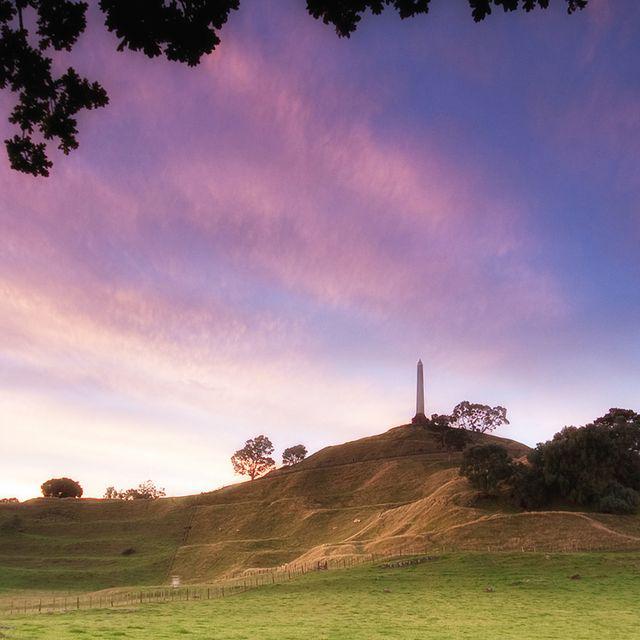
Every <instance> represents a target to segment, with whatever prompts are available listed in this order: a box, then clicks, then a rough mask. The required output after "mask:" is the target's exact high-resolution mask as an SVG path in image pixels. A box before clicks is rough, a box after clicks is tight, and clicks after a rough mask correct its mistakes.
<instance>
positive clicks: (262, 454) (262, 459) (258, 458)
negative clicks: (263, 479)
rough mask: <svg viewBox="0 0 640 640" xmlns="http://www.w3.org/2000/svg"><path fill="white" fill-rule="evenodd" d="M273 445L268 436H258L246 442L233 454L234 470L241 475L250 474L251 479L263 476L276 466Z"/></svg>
mask: <svg viewBox="0 0 640 640" xmlns="http://www.w3.org/2000/svg"><path fill="white" fill-rule="evenodd" d="M272 453H273V445H272V444H271V440H269V438H267V436H256V437H255V438H252V439H250V440H247V441H246V442H245V443H244V447H242V449H238V451H236V452H235V453H234V454H233V455H232V456H231V464H232V465H233V470H234V471H235V472H236V473H237V474H238V475H241V476H249V478H251V480H253V479H254V478H257V477H259V476H263V475H264V474H265V473H267V472H268V471H271V469H273V468H274V467H275V464H276V463H275V461H274V459H273V458H272V457H271V454H272Z"/></svg>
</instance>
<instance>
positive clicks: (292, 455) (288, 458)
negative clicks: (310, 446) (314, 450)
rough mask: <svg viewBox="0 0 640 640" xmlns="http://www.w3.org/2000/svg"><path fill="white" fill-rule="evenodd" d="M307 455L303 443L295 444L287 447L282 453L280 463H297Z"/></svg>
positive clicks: (286, 465) (288, 465) (286, 464)
mask: <svg viewBox="0 0 640 640" xmlns="http://www.w3.org/2000/svg"><path fill="white" fill-rule="evenodd" d="M306 457H307V447H305V446H304V445H303V444H296V445H295V446H293V447H288V448H287V449H285V450H284V451H283V453H282V464H283V465H284V466H285V467H290V466H291V465H294V464H298V462H302V461H303V460H304V459H305V458H306Z"/></svg>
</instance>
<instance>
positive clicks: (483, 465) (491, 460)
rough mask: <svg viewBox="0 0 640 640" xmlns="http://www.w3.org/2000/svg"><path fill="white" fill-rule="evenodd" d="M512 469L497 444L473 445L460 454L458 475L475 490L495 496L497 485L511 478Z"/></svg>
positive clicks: (501, 448)
mask: <svg viewBox="0 0 640 640" xmlns="http://www.w3.org/2000/svg"><path fill="white" fill-rule="evenodd" d="M512 473H513V468H512V464H511V460H510V459H509V454H508V453H507V450H506V449H505V448H504V447H501V446H500V445H498V444H482V445H475V446H473V447H469V448H468V449H465V452H464V453H463V454H462V464H461V465H460V475H462V476H464V477H465V478H467V479H468V480H469V482H470V483H471V484H472V485H473V486H474V487H475V488H476V489H481V490H482V491H485V492H486V493H489V494H495V493H496V492H497V490H498V485H499V484H500V483H501V482H502V481H504V480H507V479H508V478H510V477H511V475H512Z"/></svg>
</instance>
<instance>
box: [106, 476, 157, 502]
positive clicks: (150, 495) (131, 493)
mask: <svg viewBox="0 0 640 640" xmlns="http://www.w3.org/2000/svg"><path fill="white" fill-rule="evenodd" d="M166 495H167V494H166V492H165V490H164V489H160V488H159V487H156V485H155V483H154V482H153V481H152V480H146V481H145V482H141V483H140V484H139V485H138V486H137V487H132V488H131V489H123V490H122V491H118V490H117V489H116V488H115V487H107V488H106V490H105V492H104V498H105V500H157V499H158V498H164V497H165V496H166Z"/></svg>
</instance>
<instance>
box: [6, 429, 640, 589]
mask: <svg viewBox="0 0 640 640" xmlns="http://www.w3.org/2000/svg"><path fill="white" fill-rule="evenodd" d="M475 437H476V438H477V439H478V440H482V441H495V442H499V443H501V444H503V445H504V446H506V447H507V449H508V450H509V451H510V453H511V454H512V455H513V456H520V455H523V454H524V453H526V451H527V447H525V446H524V445H522V444H519V443H517V442H514V441H510V440H505V439H502V438H496V437H493V436H481V435H477V436H475ZM458 464H459V454H454V455H450V454H448V453H447V452H445V451H443V450H442V449H441V447H440V445H439V442H438V438H437V434H436V433H434V432H431V431H430V430H428V429H424V428H421V427H416V426H412V425H405V426H401V427H396V428H393V429H390V430H389V431H387V432H386V433H383V434H381V435H378V436H374V437H370V438H363V439H361V440H356V441H354V442H348V443H346V444H343V445H339V446H333V447H327V448H325V449H323V450H321V451H319V452H318V453H316V454H314V455H312V456H310V457H309V458H307V459H306V460H304V461H303V462H302V463H300V464H299V465H296V466H295V467H292V468H289V469H279V470H277V471H274V472H272V473H270V474H269V475H267V476H265V477H264V478H260V479H258V480H255V481H253V482H244V483H240V484H237V485H233V486H230V487H225V488H223V489H220V490H218V491H215V492H212V493H207V494H201V495H197V496H187V497H182V498H166V499H162V500H157V501H153V502H146V501H136V502H120V501H106V500H80V501H76V500H55V499H38V500H32V501H29V502H27V503H24V504H20V505H0V540H1V543H2V544H0V590H4V591H5V593H6V592H7V591H10V590H31V589H33V590H35V589H37V590H45V591H47V590H60V589H67V590H83V591H87V590H95V589H100V588H106V587H114V586H125V585H132V584H137V585H144V584H161V583H164V582H166V580H167V578H168V576H169V575H172V574H178V575H180V576H181V577H182V579H183V580H185V581H191V582H204V581H207V580H211V579H213V578H216V577H220V576H222V575H237V574H239V573H241V572H243V571H251V570H256V569H259V568H261V567H272V566H277V565H281V564H285V563H294V562H301V561H315V560H319V559H322V558H326V557H328V556H331V557H335V556H353V555H361V554H366V553H371V552H375V553H389V554H393V553H394V552H397V551H398V550H400V549H403V548H416V549H418V548H419V549H442V548H443V547H444V548H446V549H458V550H481V551H487V550H489V551H497V550H502V551H521V550H522V549H527V550H533V549H535V550H538V551H544V550H549V551H554V550H556V551H557V550H590V549H609V550H631V549H638V548H640V518H639V517H637V516H604V515H600V514H597V515H596V514H586V513H581V512H573V511H545V512H532V513H523V512H516V511H514V510H512V509H510V508H508V507H507V506H504V505H500V504H498V503H495V502H483V501H481V500H479V499H478V496H477V494H476V493H475V492H474V491H473V490H471V489H470V487H469V486H468V484H467V482H466V480H464V479H462V478H460V477H458V474H457V471H456V469H457V466H458Z"/></svg>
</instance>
